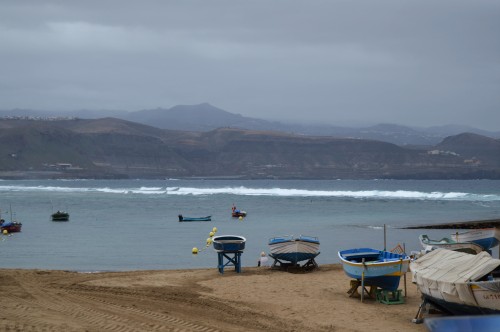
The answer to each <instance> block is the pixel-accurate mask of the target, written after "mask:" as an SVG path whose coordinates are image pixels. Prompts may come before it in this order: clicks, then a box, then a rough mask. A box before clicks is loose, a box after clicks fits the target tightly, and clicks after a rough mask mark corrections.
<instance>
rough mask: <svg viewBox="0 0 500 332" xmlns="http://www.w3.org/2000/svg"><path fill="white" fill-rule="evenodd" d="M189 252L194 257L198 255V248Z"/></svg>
mask: <svg viewBox="0 0 500 332" xmlns="http://www.w3.org/2000/svg"><path fill="white" fill-rule="evenodd" d="M191 252H192V253H193V254H194V255H196V254H197V253H198V248H196V247H194V248H193V250H191Z"/></svg>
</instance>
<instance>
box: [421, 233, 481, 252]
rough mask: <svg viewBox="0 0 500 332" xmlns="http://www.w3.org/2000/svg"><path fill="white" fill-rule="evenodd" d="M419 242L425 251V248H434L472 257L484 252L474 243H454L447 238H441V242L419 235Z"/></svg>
mask: <svg viewBox="0 0 500 332" xmlns="http://www.w3.org/2000/svg"><path fill="white" fill-rule="evenodd" d="M419 240H420V244H421V245H422V247H424V249H427V247H429V246H430V247H434V248H444V249H448V250H454V251H461V252H466V253H468V254H473V255H476V254H478V253H480V252H481V251H483V250H484V249H483V247H481V246H480V245H478V244H476V243H474V242H455V241H454V240H452V239H449V238H442V239H441V240H431V239H429V238H428V237H427V235H425V234H422V235H420V236H419Z"/></svg>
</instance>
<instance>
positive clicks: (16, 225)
mask: <svg viewBox="0 0 500 332" xmlns="http://www.w3.org/2000/svg"><path fill="white" fill-rule="evenodd" d="M22 226H23V224H22V223H20V222H17V221H5V220H3V219H0V230H1V231H2V232H4V231H7V232H8V233H17V232H20V231H21V227H22Z"/></svg>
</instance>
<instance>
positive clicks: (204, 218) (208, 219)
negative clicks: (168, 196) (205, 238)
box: [179, 214, 212, 222]
mask: <svg viewBox="0 0 500 332" xmlns="http://www.w3.org/2000/svg"><path fill="white" fill-rule="evenodd" d="M211 220H212V216H206V217H184V216H183V215H182V214H179V222H182V221H211Z"/></svg>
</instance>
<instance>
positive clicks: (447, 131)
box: [0, 103, 500, 146]
mask: <svg viewBox="0 0 500 332" xmlns="http://www.w3.org/2000/svg"><path fill="white" fill-rule="evenodd" d="M0 117H31V118H36V117H40V118H55V119H57V118H64V117H66V118H81V119H99V118H106V117H113V118H119V119H123V120H127V121H132V122H137V123H142V124H145V125H148V126H153V127H156V128H160V129H168V130H182V131H196V132H207V131H211V130H215V129H218V128H224V127H231V128H238V129H247V130H261V131H282V132H286V133H294V134H300V135H310V136H332V137H349V138H358V139H372V140H378V141H383V142H389V143H394V144H396V145H401V146H432V145H435V144H438V143H440V142H441V141H442V140H443V139H444V138H446V137H448V136H453V135H457V134H460V133H464V132H471V133H475V134H479V135H481V136H488V137H491V138H500V132H498V131H497V132H488V131H485V130H481V129H477V128H472V127H467V126H456V125H448V126H439V127H429V128H412V127H408V126H402V125H396V124H387V123H386V124H378V125H374V126H369V127H341V126H335V125H327V124H316V125H313V124H297V123H290V122H287V119H283V120H281V121H280V122H278V121H267V120H262V119H256V118H251V117H247V116H243V115H240V114H234V113H230V112H227V111H225V110H222V109H220V108H218V107H215V106H213V105H210V104H208V103H202V104H198V105H177V106H174V107H171V108H156V109H148V110H140V111H134V112H125V111H116V110H114V111H109V110H100V111H96V110H81V111H68V112H51V111H32V110H22V109H16V110H10V111H8V110H7V111H6V110H4V111H2V110H0ZM450 120H452V119H450Z"/></svg>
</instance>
